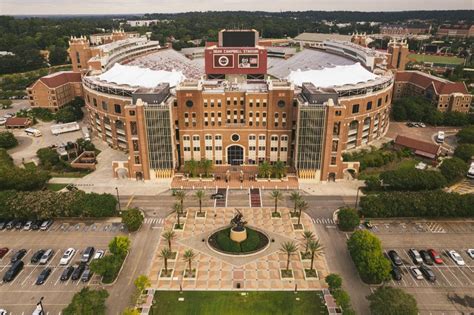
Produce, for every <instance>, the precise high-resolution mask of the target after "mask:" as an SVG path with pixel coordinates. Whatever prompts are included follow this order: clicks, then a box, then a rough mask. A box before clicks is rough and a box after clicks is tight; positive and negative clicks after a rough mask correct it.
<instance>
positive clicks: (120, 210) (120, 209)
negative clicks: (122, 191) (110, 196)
mask: <svg viewBox="0 0 474 315" xmlns="http://www.w3.org/2000/svg"><path fill="white" fill-rule="evenodd" d="M115 190H116V191H117V200H118V208H119V212H122V208H121V206H120V196H119V191H118V187H115Z"/></svg>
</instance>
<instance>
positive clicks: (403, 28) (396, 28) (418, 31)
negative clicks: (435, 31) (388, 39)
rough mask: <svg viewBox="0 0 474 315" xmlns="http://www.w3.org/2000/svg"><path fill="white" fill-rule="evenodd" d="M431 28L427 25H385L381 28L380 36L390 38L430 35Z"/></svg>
mask: <svg viewBox="0 0 474 315" xmlns="http://www.w3.org/2000/svg"><path fill="white" fill-rule="evenodd" d="M430 31H431V26H430V25H426V24H385V25H382V26H380V34H382V35H390V36H394V35H395V36H396V35H398V36H406V35H422V34H428V33H429V32H430Z"/></svg>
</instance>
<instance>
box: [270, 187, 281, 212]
mask: <svg viewBox="0 0 474 315" xmlns="http://www.w3.org/2000/svg"><path fill="white" fill-rule="evenodd" d="M271 196H272V198H273V200H274V201H275V211H274V213H275V215H276V214H277V210H278V201H281V200H283V194H282V193H281V191H279V190H274V191H272V193H271Z"/></svg>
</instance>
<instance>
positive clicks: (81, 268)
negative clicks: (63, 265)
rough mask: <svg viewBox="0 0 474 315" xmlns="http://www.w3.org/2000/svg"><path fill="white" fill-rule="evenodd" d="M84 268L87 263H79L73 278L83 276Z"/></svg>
mask: <svg viewBox="0 0 474 315" xmlns="http://www.w3.org/2000/svg"><path fill="white" fill-rule="evenodd" d="M84 269H86V264H83V263H80V264H79V265H77V266H76V267H75V268H74V271H73V272H72V275H71V280H78V279H79V278H80V277H81V276H82V273H83V272H84Z"/></svg>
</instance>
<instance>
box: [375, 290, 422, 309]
mask: <svg viewBox="0 0 474 315" xmlns="http://www.w3.org/2000/svg"><path fill="white" fill-rule="evenodd" d="M367 299H368V300H369V301H370V311H371V313H372V314H377V315H396V314H404V315H417V314H418V305H417V304H416V300H415V298H414V297H413V296H412V295H410V294H408V293H406V292H405V291H403V290H401V289H398V288H392V287H380V288H378V289H377V290H375V292H373V293H372V294H371V295H369V296H368V297H367Z"/></svg>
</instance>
